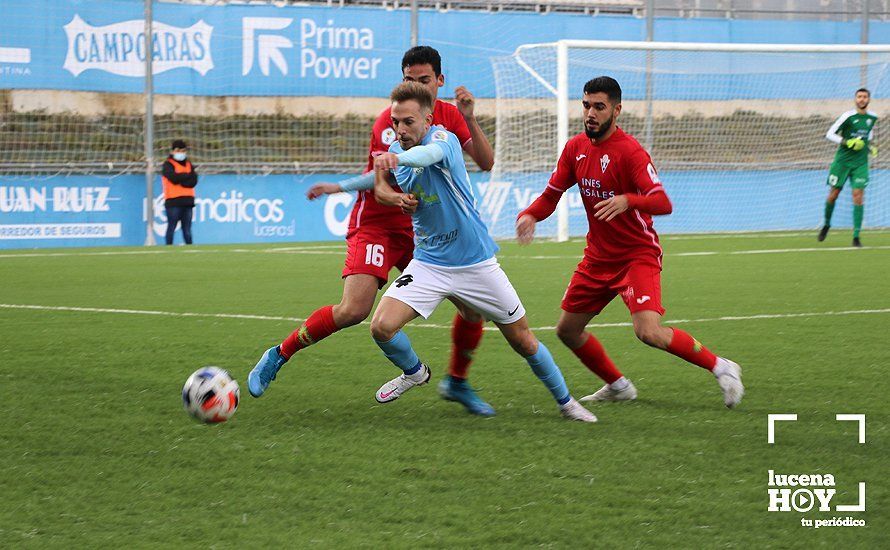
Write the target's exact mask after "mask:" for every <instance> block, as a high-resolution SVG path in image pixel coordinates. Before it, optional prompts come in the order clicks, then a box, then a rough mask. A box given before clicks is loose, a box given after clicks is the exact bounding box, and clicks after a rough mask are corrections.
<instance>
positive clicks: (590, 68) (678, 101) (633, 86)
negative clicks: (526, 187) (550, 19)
mask: <svg viewBox="0 0 890 550" xmlns="http://www.w3.org/2000/svg"><path fill="white" fill-rule="evenodd" d="M492 63H493V66H494V73H495V81H496V87H497V102H496V103H497V106H496V110H497V128H496V139H495V167H494V171H493V174H492V180H491V181H492V182H503V181H505V180H509V181H510V182H515V181H517V180H518V179H521V176H522V175H529V174H533V175H534V178H532V179H535V180H537V181H536V188H537V189H538V190H537V192H540V190H542V189H543V187H544V186H545V185H546V179H543V178H544V175H546V174H549V172H550V170H552V168H553V167H554V166H555V164H556V160H557V158H558V156H559V154H560V152H561V151H562V147H563V146H564V144H565V143H566V141H567V140H568V139H569V137H570V134H573V133H575V132H576V131H579V130H580V122H578V124H573V122H572V119H573V118H575V119H578V118H579V117H580V107H578V106H575V105H574V103H573V100H575V99H579V98H580V95H581V90H582V86H583V83H584V82H585V81H586V80H588V79H589V78H592V77H595V76H599V75H609V76H615V77H616V79H618V80H619V83H620V84H621V85H622V88H623V91H624V103H625V109H624V111H623V112H624V113H626V114H623V115H622V121H621V123H622V126H625V122H627V123H628V124H630V125H632V126H633V128H632V130H633V131H631V133H633V134H634V135H635V136H636V137H637V138H638V139H639V141H640V142H641V143H642V144H643V145H644V147H646V148H647V149H648V150H650V152H651V153H652V154H653V160H654V161H655V163H656V165H657V166H658V167H659V169H660V170H664V169H665V168H668V169H681V170H685V171H687V172H688V171H689V170H690V169H691V168H694V167H696V166H701V167H704V166H707V167H708V170H710V171H711V172H714V171H718V172H719V171H720V170H721V169H723V170H727V171H728V170H734V171H736V172H738V173H739V174H741V173H742V172H744V170H746V169H747V170H749V171H751V170H755V169H757V170H759V169H761V168H762V167H764V166H767V167H769V168H770V169H772V170H775V172H774V174H775V176H776V177H775V181H776V182H785V185H790V183H787V182H789V181H790V179H789V178H790V177H791V175H792V174H791V169H792V168H794V170H803V169H805V168H806V169H812V170H815V168H816V165H817V164H818V163H819V162H821V163H822V164H824V166H825V168H827V164H828V162H830V157H831V154H832V151H833V149H832V146H831V144H830V142H828V141H827V140H824V139H822V138H823V137H824V133H825V131H826V130H827V129H828V126H829V125H830V123H831V121H832V120H833V119H834V118H835V117H837V116H838V115H840V114H841V113H842V112H844V111H846V110H849V109H850V108H852V106H853V92H854V91H855V90H856V89H857V88H859V87H860V86H864V87H868V88H870V89H871V90H872V93H873V96H875V97H878V98H880V97H882V96H885V95H887V94H885V93H884V91H885V90H886V91H888V92H890V71H888V70H887V69H888V67H890V45H874V44H871V45H827V44H731V43H692V42H634V41H604V40H560V41H558V42H552V43H541V44H525V45H522V46H519V47H518V48H517V49H516V50H515V52H514V53H513V54H512V55H511V56H508V57H499V58H493V60H492ZM628 115H630V117H633V118H632V119H631V120H628V119H629V118H630V117H629V116H628ZM758 116H759V117H761V118H763V119H764V120H766V121H772V124H779V125H780V126H781V127H780V128H778V129H777V131H778V132H780V133H787V135H786V136H785V137H784V138H783V139H784V140H785V143H786V144H790V148H787V147H783V148H781V149H782V151H781V153H779V152H777V151H773V152H770V151H769V150H768V148H767V147H764V152H763V153H760V154H759V156H758V158H757V160H752V159H750V158H744V155H740V154H738V151H739V149H740V147H737V146H735V145H733V143H732V142H733V139H732V137H731V136H730V138H729V139H727V140H726V144H725V145H724V146H723V148H722V149H720V148H709V149H707V150H704V151H701V155H700V156H701V157H702V158H700V159H696V158H694V155H693V153H694V150H693V148H691V147H690V148H689V150H684V148H683V146H682V144H679V143H677V142H678V141H679V140H677V139H676V138H675V139H674V140H673V141H674V144H673V145H672V144H671V143H670V142H671V138H670V137H665V132H668V133H670V132H671V131H673V130H674V129H676V128H674V127H676V126H677V125H681V126H682V125H687V130H689V131H695V132H698V133H704V134H705V135H706V134H707V133H708V132H711V131H713V132H718V133H720V134H721V135H723V134H726V133H727V132H728V131H730V129H731V128H735V130H733V131H734V132H735V134H736V135H735V139H736V141H739V142H741V141H744V137H745V136H744V134H745V132H746V129H745V127H744V121H745V120H747V122H748V123H750V124H751V131H752V132H755V131H762V129H763V124H764V122H763V121H761V120H760V119H758V118H757V117H758ZM814 117H816V118H814ZM734 118H735V119H738V120H735V119H734ZM687 119H688V120H687ZM554 123H555V124H554ZM768 123H769V122H767V124H768ZM823 126H824V128H823ZM576 127H577V129H575V128H576ZM625 127H626V126H625ZM819 129H821V134H819V133H818V132H817V131H816V130H819ZM814 132H815V134H814ZM823 142H824V143H823ZM653 148H654V150H653ZM794 148H797V149H798V150H800V151H804V150H805V151H807V153H806V154H795V152H794ZM536 155H537V156H536ZM539 157H540V158H539ZM545 157H546V158H545ZM783 168H787V169H786V170H784V172H785V173H783V170H782V169H783ZM702 169H704V168H702ZM795 177H797V178H800V177H803V176H802V175H799V174H797V175H795ZM807 177H808V178H809V177H812V175H811V174H808V175H807ZM542 179H543V181H541V180H542ZM687 179H688V178H687ZM711 179H712V180H713V179H714V177H713V175H712V177H711ZM717 179H718V180H720V179H721V177H717ZM792 179H793V178H792ZM726 181H727V182H729V181H730V179H727V180H726ZM718 183H719V182H718ZM514 188H515V186H514ZM718 190H719V188H718ZM820 192H821V189H820ZM568 195H569V194H567V196H568ZM517 196H519V195H518V194H517ZM525 196H528V193H526V195H525ZM486 198H488V197H486ZM718 198H719V197H718ZM491 202H492V201H489V203H491ZM503 202H504V201H501V205H500V206H501V208H500V209H498V210H497V212H496V216H495V219H493V220H489V223H490V224H492V225H494V226H495V227H493V232H494V233H495V234H496V235H498V236H500V237H505V236H508V235H507V234H508V233H509V227H508V226H509V225H510V224H511V223H512V220H510V222H509V223H508V222H507V221H506V220H507V219H508V218H509V216H506V217H505V215H504V214H506V212H501V210H502V209H503V208H502V207H503V206H504V205H503ZM524 206H525V205H523V204H518V205H514V206H513V209H514V210H516V211H518V210H520V209H521V208H522V207H524ZM796 206H799V207H800V208H803V205H802V204H801V205H796ZM484 207H485V204H484V203H483V210H484ZM509 210H510V208H507V211H509ZM571 218H572V214H571V212H570V205H569V202H568V200H567V197H564V198H563V200H562V201H561V202H560V205H559V208H558V210H557V216H556V223H555V226H556V227H555V229H554V232H553V233H552V235H551V236H554V237H556V238H557V240H560V241H564V240H567V239H568V238H569V237H570V236H572V235H576V236H580V234H583V233H582V232H581V230H582V229H584V227H583V225H585V224H583V223H579V224H578V227H576V228H574V229H573V224H572V223H571ZM800 223H802V222H798V221H795V222H794V223H792V224H789V227H787V228H789V229H790V228H793V227H791V226H792V225H794V224H797V225H800ZM806 223H807V224H809V223H810V222H806ZM751 227H754V229H755V230H756V229H758V227H757V226H756V224H755V225H754V226H751ZM722 228H723V226H722V225H721V226H720V227H716V226H715V227H714V228H713V229H712V228H710V227H699V226H689V227H688V228H680V229H679V230H680V231H689V232H692V231H696V232H698V231H709V230H721V229H722ZM784 228H785V227H781V223H778V224H777V223H769V224H765V225H764V227H762V228H760V229H784ZM748 229H750V228H749V224H740V227H739V230H748Z"/></svg>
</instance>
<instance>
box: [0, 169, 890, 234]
mask: <svg viewBox="0 0 890 550" xmlns="http://www.w3.org/2000/svg"><path fill="white" fill-rule="evenodd" d="M661 176H662V179H663V180H664V181H665V183H666V187H667V190H668V194H669V195H670V196H671V199H672V200H673V203H674V213H673V214H672V215H670V216H666V217H660V218H658V219H657V220H656V229H657V230H658V231H660V232H663V233H682V232H698V231H754V230H768V229H807V228H814V227H816V226H818V225H819V223H820V221H821V217H822V207H823V205H824V201H825V194H826V187H825V186H824V185H823V182H824V180H825V177H826V172H825V171H805V170H797V171H760V172H757V171H751V172H674V173H670V172H663V173H662V174H661ZM342 177H343V176H342V175H333V174H316V175H312V176H266V177H257V178H252V177H245V176H205V177H202V178H201V180H200V183H199V185H198V188H197V194H198V205H197V207H196V208H195V221H194V235H195V242H196V243H201V244H221V243H266V242H268V243H272V242H295V241H297V242H299V241H324V240H341V239H342V238H343V236H344V235H345V233H346V226H347V223H348V221H349V212H350V210H351V208H352V204H353V202H354V200H355V196H354V195H350V194H339V195H331V196H329V197H327V198H324V199H321V200H318V201H309V200H307V199H306V198H305V196H304V193H305V191H306V190H307V189H308V188H309V186H310V185H312V184H314V183H318V182H321V181H336V180H338V179H340V178H342ZM547 177H548V174H540V175H539V177H536V178H526V179H524V180H522V181H523V182H524V183H521V182H520V181H519V180H514V181H501V182H497V183H495V184H491V183H489V182H487V181H486V179H487V175H486V174H478V173H476V174H473V175H472V178H473V181H474V184H475V186H476V195H477V203H478V205H479V210H480V212H481V214H482V216H483V218H484V219H485V220H486V222H487V223H489V225H490V226H491V228H492V232H493V233H495V234H497V235H498V236H499V237H510V236H512V231H513V220H514V219H515V217H516V214H517V213H518V212H519V211H520V210H521V209H524V208H526V207H527V206H528V205H529V204H530V203H531V201H533V200H534V199H535V198H536V197H537V196H538V193H540V192H541V190H542V189H543V186H544V185H545V183H546V181H547ZM888 177H890V171H887V170H874V171H872V179H873V181H874V180H883V181H886V179H887V178H888ZM717 182H719V186H717V185H715V183H717ZM155 193H156V195H155V201H154V206H155V218H154V222H155V223H154V230H155V235H156V236H157V237H158V238H159V240H161V241H163V234H164V229H165V228H166V216H165V214H164V208H163V198H162V196H161V189H160V184H158V185H157V187H156V189H155ZM498 193H503V195H501V196H502V197H504V200H500V201H499V200H496V195H497V194H498ZM144 194H145V187H144V179H143V178H142V177H140V176H121V177H116V178H110V179H103V178H98V177H87V176H69V177H61V176H60V177H54V178H48V179H46V178H41V179H20V178H16V179H4V178H0V249H3V248H36V247H64V246H104V245H118V246H125V245H126V246H135V245H140V244H142V243H143V242H144V240H145V200H144ZM849 195H850V193H848V192H845V193H843V194H842V196H841V200H840V203H839V205H838V207H837V210H836V212H835V220H834V225H835V226H836V227H848V226H850V224H851V210H852V207H851V206H850V202H849ZM868 197H869V198H868V203H869V204H874V205H886V204H890V188H888V187H887V186H886V185H872V186H871V187H870V188H869V190H868ZM570 198H571V202H570V204H571V208H570V225H571V228H572V233H573V234H575V235H583V234H584V233H585V232H586V229H587V222H586V217H585V214H584V209H583V206H581V202H580V196H579V195H578V194H577V193H572V194H570ZM865 225H866V227H890V210H888V209H887V208H882V207H878V208H869V207H868V206H867V207H866V210H865ZM538 233H539V235H541V236H545V237H546V236H553V235H554V234H555V223H554V220H553V219H551V220H548V221H546V222H544V223H542V224H541V227H540V228H539V232H538ZM181 238H182V237H181V233H177V235H176V239H177V242H181Z"/></svg>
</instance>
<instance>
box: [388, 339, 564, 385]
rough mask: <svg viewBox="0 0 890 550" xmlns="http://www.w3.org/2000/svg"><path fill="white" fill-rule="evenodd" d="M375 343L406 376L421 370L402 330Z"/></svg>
mask: <svg viewBox="0 0 890 550" xmlns="http://www.w3.org/2000/svg"><path fill="white" fill-rule="evenodd" d="M374 341H375V342H376V343H377V345H378V346H380V349H381V350H383V355H385V356H386V358H387V359H389V360H390V361H392V363H393V365H395V366H397V367H399V368H400V369H402V370H403V371H404V372H405V374H414V373H415V372H417V371H419V370H420V359H418V358H417V354H416V353H414V348H412V347H411V340H409V339H408V336H407V335H406V334H405V333H404V332H402V331H401V330H400V331H399V332H397V333H396V335H395V336H393V337H392V340H389V341H388V342H381V341H380V340H377V339H376V338H375V339H374ZM539 353H540V350H539ZM551 361H552V360H551ZM560 377H561V375H560Z"/></svg>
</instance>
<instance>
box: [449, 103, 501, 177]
mask: <svg viewBox="0 0 890 550" xmlns="http://www.w3.org/2000/svg"><path fill="white" fill-rule="evenodd" d="M454 101H455V103H456V104H457V110H458V111H460V114H461V115H462V116H463V117H464V120H465V121H466V123H467V127H468V128H469V129H470V136H471V139H470V142H469V143H467V146H466V148H465V150H466V152H467V154H468V155H470V157H471V158H472V159H473V162H475V163H476V165H477V166H478V167H479V168H481V169H482V170H485V171H486V172H487V171H489V170H491V168H492V167H493V166H494V151H493V150H492V149H491V143H489V142H488V138H487V137H485V132H483V131H482V127H481V126H479V122H478V121H477V120H476V114H475V108H476V98H475V97H473V94H471V93H470V91H469V90H467V89H466V88H465V87H463V86H458V87H457V88H455V90H454Z"/></svg>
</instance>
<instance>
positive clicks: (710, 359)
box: [667, 328, 717, 370]
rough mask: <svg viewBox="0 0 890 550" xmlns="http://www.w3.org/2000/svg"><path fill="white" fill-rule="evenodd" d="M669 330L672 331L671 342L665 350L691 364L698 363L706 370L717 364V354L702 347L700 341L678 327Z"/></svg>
mask: <svg viewBox="0 0 890 550" xmlns="http://www.w3.org/2000/svg"><path fill="white" fill-rule="evenodd" d="M671 330H672V331H674V336H673V337H671V343H670V344H668V347H667V351H669V352H670V353H673V354H674V355H676V356H677V357H679V358H680V359H684V360H686V361H688V362H690V363H692V364H693V365H698V366H699V367H701V368H703V369H706V370H714V367H715V366H717V356H716V355H714V354H713V353H711V350H709V349H708V348H706V347H704V346H703V345H702V344H701V342H699V341H698V340H696V339H695V338H693V337H692V336H691V335H690V334H689V333H688V332H684V331H682V330H680V329H678V328H672V329H671Z"/></svg>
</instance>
